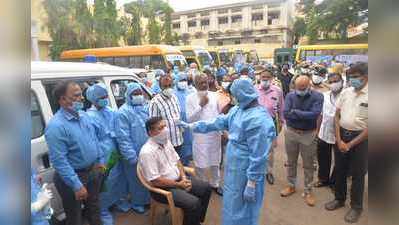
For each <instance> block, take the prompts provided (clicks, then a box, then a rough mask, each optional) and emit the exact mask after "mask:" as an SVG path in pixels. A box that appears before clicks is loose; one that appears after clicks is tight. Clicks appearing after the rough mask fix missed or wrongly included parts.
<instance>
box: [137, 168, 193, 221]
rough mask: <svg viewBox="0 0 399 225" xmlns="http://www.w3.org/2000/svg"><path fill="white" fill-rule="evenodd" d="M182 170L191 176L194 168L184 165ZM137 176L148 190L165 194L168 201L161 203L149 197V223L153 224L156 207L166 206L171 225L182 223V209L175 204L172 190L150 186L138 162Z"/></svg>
mask: <svg viewBox="0 0 399 225" xmlns="http://www.w3.org/2000/svg"><path fill="white" fill-rule="evenodd" d="M184 172H186V173H187V174H189V175H191V176H194V175H195V171H194V169H193V168H190V167H184ZM137 177H138V178H139V180H140V182H141V183H142V184H143V185H144V187H146V188H147V189H148V190H149V191H151V192H154V193H158V194H160V195H163V196H165V198H166V199H167V201H168V204H163V203H160V202H157V201H155V200H154V199H153V198H151V208H150V222H151V225H155V214H156V211H157V209H158V208H164V209H165V208H166V209H168V210H169V212H170V215H171V217H172V225H182V224H183V216H184V215H183V210H182V209H180V208H178V207H176V206H175V202H174V200H173V196H172V192H169V191H165V190H163V189H160V188H157V187H154V186H152V184H151V183H150V182H148V181H147V180H146V179H145V178H144V176H143V174H142V171H141V167H140V164H137Z"/></svg>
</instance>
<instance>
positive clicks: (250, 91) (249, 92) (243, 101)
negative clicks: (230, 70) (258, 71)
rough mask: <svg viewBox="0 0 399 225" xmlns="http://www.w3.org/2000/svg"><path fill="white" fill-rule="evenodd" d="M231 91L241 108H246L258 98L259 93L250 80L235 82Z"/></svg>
mask: <svg viewBox="0 0 399 225" xmlns="http://www.w3.org/2000/svg"><path fill="white" fill-rule="evenodd" d="M230 90H231V94H232V95H233V96H234V97H235V98H236V99H237V101H238V103H239V105H238V106H239V107H240V108H245V107H246V106H247V105H248V104H249V103H251V102H252V101H253V100H254V99H257V98H258V92H257V91H256V89H255V87H254V85H253V84H252V81H251V80H250V79H237V80H235V81H234V82H233V84H232V85H231V88H230Z"/></svg>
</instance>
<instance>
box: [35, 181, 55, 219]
mask: <svg viewBox="0 0 399 225" xmlns="http://www.w3.org/2000/svg"><path fill="white" fill-rule="evenodd" d="M52 198H53V193H52V192H51V191H50V190H49V189H47V184H44V185H43V187H42V191H40V192H39V193H38V194H37V201H36V202H34V203H32V204H31V206H30V207H31V211H32V212H38V211H40V210H42V209H43V208H44V207H45V206H46V205H48V204H49V203H50V199H52Z"/></svg>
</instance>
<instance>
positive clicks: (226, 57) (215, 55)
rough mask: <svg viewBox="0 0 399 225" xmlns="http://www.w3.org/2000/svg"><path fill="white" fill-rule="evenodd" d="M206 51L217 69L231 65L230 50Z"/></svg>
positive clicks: (231, 54)
mask: <svg viewBox="0 0 399 225" xmlns="http://www.w3.org/2000/svg"><path fill="white" fill-rule="evenodd" d="M207 50H208V52H209V54H210V55H211V57H212V59H213V61H214V62H215V63H216V66H217V67H219V66H221V65H222V64H231V62H232V60H233V51H232V50H231V49H228V48H217V47H208V48H207Z"/></svg>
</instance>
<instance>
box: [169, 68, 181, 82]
mask: <svg viewBox="0 0 399 225" xmlns="http://www.w3.org/2000/svg"><path fill="white" fill-rule="evenodd" d="M179 74H180V70H179V66H177V65H174V66H173V70H172V72H171V75H172V78H173V85H174V86H176V84H177V80H178V79H179Z"/></svg>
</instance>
